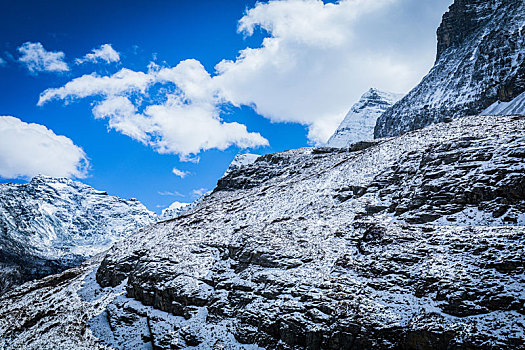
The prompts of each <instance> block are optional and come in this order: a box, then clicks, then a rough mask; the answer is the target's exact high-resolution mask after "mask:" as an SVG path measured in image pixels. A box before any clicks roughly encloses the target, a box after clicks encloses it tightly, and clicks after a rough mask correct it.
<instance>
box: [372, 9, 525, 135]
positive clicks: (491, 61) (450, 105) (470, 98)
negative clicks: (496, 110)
mask: <svg viewBox="0 0 525 350" xmlns="http://www.w3.org/2000/svg"><path fill="white" fill-rule="evenodd" d="M524 26H525V1H523V0H456V1H455V2H454V4H453V5H452V6H451V7H450V9H449V11H448V12H447V13H446V14H445V15H444V16H443V21H442V23H441V26H440V27H439V29H438V52H437V61H436V64H435V66H434V67H433V68H432V70H431V71H430V73H429V74H428V75H427V76H426V77H425V78H424V79H423V81H422V82H421V83H420V84H419V85H418V86H417V87H416V88H415V89H414V90H412V91H411V92H410V93H409V94H408V95H407V96H405V97H404V98H403V99H402V100H401V101H399V102H398V103H397V104H396V105H395V106H394V107H392V108H391V109H389V110H388V111H386V112H385V113H384V114H383V115H382V116H381V117H379V119H378V121H377V125H376V128H375V136H376V137H385V136H395V135H400V134H402V133H405V132H407V131H410V130H415V129H419V128H422V127H424V126H426V125H430V124H432V123H436V122H441V121H446V120H449V119H451V118H456V117H461V116H465V115H477V114H480V113H481V112H482V111H484V110H485V109H486V108H488V107H489V106H491V105H493V104H494V103H496V102H497V101H500V102H509V101H511V100H513V99H514V98H516V97H517V96H519V95H520V94H522V93H523V92H525V35H524V31H525V27H524Z"/></svg>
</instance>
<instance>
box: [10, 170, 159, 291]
mask: <svg viewBox="0 0 525 350" xmlns="http://www.w3.org/2000/svg"><path fill="white" fill-rule="evenodd" d="M155 221H156V215H155V214H154V213H152V212H150V211H148V210H147V209H146V207H144V205H142V204H141V203H140V202H139V201H137V200H135V199H131V200H124V199H121V198H118V197H113V196H108V195H107V193H106V192H102V191H97V190H95V189H93V188H92V187H90V186H87V185H85V184H83V183H81V182H78V181H72V180H69V179H66V178H52V177H47V176H37V177H34V178H33V179H32V180H31V182H29V183H27V184H13V183H6V184H0V227H1V231H0V292H1V291H3V290H5V289H7V288H9V287H11V286H13V285H16V284H19V283H21V282H24V281H27V280H30V279H33V278H37V277H42V276H45V275H48V274H50V273H56V272H58V271H62V270H63V269H64V268H67V267H70V266H75V265H78V264H79V263H80V262H81V261H83V260H85V259H86V258H88V257H91V256H94V255H95V254H98V253H100V252H102V251H104V250H107V249H108V248H109V247H110V246H111V245H112V244H113V243H114V242H116V241H118V240H119V239H121V238H123V237H126V236H127V235H129V234H130V233H132V232H134V231H136V230H137V229H139V228H141V227H144V226H146V225H149V224H151V223H153V222H155Z"/></svg>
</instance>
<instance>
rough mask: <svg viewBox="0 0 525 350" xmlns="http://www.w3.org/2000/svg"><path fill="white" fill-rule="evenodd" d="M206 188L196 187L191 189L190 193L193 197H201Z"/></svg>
mask: <svg viewBox="0 0 525 350" xmlns="http://www.w3.org/2000/svg"><path fill="white" fill-rule="evenodd" d="M206 192H207V190H206V189H205V188H198V189H195V190H193V191H191V194H192V196H193V197H202V196H203V195H204V194H206Z"/></svg>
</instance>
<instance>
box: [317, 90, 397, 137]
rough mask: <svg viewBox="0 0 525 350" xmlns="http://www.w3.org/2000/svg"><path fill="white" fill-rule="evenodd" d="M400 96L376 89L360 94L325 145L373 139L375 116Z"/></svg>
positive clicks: (390, 105) (377, 116)
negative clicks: (357, 100)
mask: <svg viewBox="0 0 525 350" xmlns="http://www.w3.org/2000/svg"><path fill="white" fill-rule="evenodd" d="M401 97H403V95H399V94H393V93H390V92H384V91H380V90H377V89H370V90H368V91H367V92H366V93H365V94H363V96H361V99H360V100H359V102H357V103H356V104H355V105H353V106H352V108H350V111H349V112H348V114H347V115H346V117H345V119H344V120H343V121H342V122H341V125H339V128H337V130H336V132H335V133H334V134H333V135H332V137H330V139H329V140H328V142H327V143H326V145H327V146H328V147H349V146H350V145H352V144H354V143H357V142H359V141H365V140H371V139H373V138H374V127H375V125H376V122H377V118H379V116H380V115H381V114H383V113H384V112H385V111H386V110H387V109H389V108H390V107H392V106H393V105H394V104H395V103H396V102H397V101H399V100H400V99H401Z"/></svg>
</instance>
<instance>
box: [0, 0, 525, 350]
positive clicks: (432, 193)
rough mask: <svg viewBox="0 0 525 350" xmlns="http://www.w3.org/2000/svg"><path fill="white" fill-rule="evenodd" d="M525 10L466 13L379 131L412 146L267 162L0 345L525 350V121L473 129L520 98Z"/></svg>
mask: <svg viewBox="0 0 525 350" xmlns="http://www.w3.org/2000/svg"><path fill="white" fill-rule="evenodd" d="M522 8H523V1H522V0H518V1H511V0H483V1H482V0H456V1H455V2H454V5H453V6H452V7H451V11H450V12H449V14H447V15H446V16H445V20H444V24H443V25H442V27H441V28H440V30H439V33H440V44H439V52H438V53H439V58H438V65H437V66H436V67H440V68H439V69H441V71H440V73H439V74H438V72H439V70H435V69H436V68H435V69H434V70H433V72H434V73H431V75H430V76H429V77H427V78H425V80H424V83H422V84H421V85H420V86H419V87H418V88H416V90H415V92H414V91H413V92H412V93H411V94H410V95H409V96H408V97H405V98H404V99H402V100H401V101H400V102H399V103H398V104H396V105H395V106H394V107H393V108H391V109H389V110H387V112H386V113H385V114H383V116H382V117H380V119H381V118H383V117H384V116H386V118H387V119H386V121H388V123H386V124H385V125H380V124H381V123H380V122H381V120H379V121H378V124H377V125H378V128H379V130H380V131H381V133H382V132H384V133H385V135H387V134H402V135H401V136H397V137H391V138H381V139H378V140H374V141H371V142H361V143H359V144H358V145H354V146H355V147H345V148H329V147H322V148H303V149H297V150H291V151H287V152H281V153H275V154H268V155H264V156H260V157H257V158H255V157H251V158H253V159H251V160H255V161H253V162H251V161H249V162H247V163H244V164H243V165H242V166H237V167H234V168H233V167H232V169H230V170H229V171H227V172H226V173H225V174H224V176H223V177H222V178H221V179H220V180H219V181H218V184H217V187H216V188H215V189H214V190H213V192H211V193H210V194H209V195H207V196H205V197H203V198H202V200H201V201H200V202H199V203H198V204H197V205H196V206H195V208H193V209H192V210H189V211H188V212H186V213H185V214H184V215H180V216H178V217H176V218H174V219H172V220H166V221H162V222H160V223H157V224H155V225H150V226H147V227H146V228H144V229H142V230H139V231H138V232H137V233H135V234H133V235H130V236H128V237H127V238H126V239H123V240H120V241H119V242H118V243H116V244H115V245H113V247H112V248H111V249H110V250H109V251H108V252H107V253H106V254H105V255H104V256H97V257H95V258H93V259H91V260H89V261H88V262H86V263H85V264H84V265H82V266H80V267H78V268H73V269H70V270H67V271H66V272H64V273H62V274H59V275H53V276H49V277H46V278H44V279H42V280H38V281H33V282H30V283H28V284H25V285H23V286H21V287H19V288H17V289H14V290H12V291H10V292H8V293H7V294H5V295H3V296H0V348H1V349H3V348H6V349H28V350H32V349H35V350H36V349H55V348H74V349H77V350H79V349H90V350H91V349H105V350H107V349H163V350H164V349H166V350H168V349H214V350H216V349H217V350H218V349H232V350H236V349H250V350H251V349H282V350H306V349H309V350H311V349H316V350H318V349H327V350H335V349H348V350H361V349H366V350H368V349H379V350H382V349H389V350H390V349H392V350H394V349H399V350H421V349H424V350H427V349H428V350H450V349H454V350H470V349H481V350H503V349H512V350H518V349H519V350H521V349H525V327H524V325H525V295H524V290H525V277H524V271H525V263H524V259H523V257H524V256H525V235H524V232H525V230H524V228H525V161H524V159H525V146H524V145H525V116H523V115H521V116H520V115H514V116H509V115H505V116H479V115H475V116H466V117H460V114H461V113H470V112H468V111H467V110H466V109H463V107H465V108H472V109H471V110H472V111H476V110H477V111H478V112H480V111H482V110H484V109H485V108H487V107H489V106H490V105H492V104H493V103H494V102H495V101H496V99H495V98H494V99H491V98H490V96H492V95H490V96H489V95H487V96H489V97H487V100H484V99H483V98H480V96H482V95H483V94H484V92H483V91H484V90H483V89H481V87H482V86H484V85H483V84H485V82H483V83H480V81H481V80H484V79H485V78H486V77H487V76H489V77H491V76H492V77H493V78H494V77H496V76H497V77H498V79H502V80H500V81H499V84H500V85H499V87H501V86H503V85H502V84H503V82H506V83H505V84H506V85H505V86H510V87H511V86H514V87H515V88H513V89H514V90H512V93H510V92H509V91H510V90H505V89H503V90H505V91H506V92H505V94H504V95H505V96H506V97H505V99H507V98H508V100H511V98H510V96H511V95H513V96H516V97H517V96H519V95H520V93H518V90H517V89H518V87H519V84H520V83H519V74H518V75H514V77H517V78H516V80H515V81H514V83H515V85H513V84H514V83H512V82H511V81H510V80H508V81H507V80H505V79H507V78H509V77H510V76H511V75H512V74H514V73H512V71H513V70H514V68H512V67H515V65H514V63H513V62H514V61H513V62H510V63H508V62H507V61H508V60H507V58H508V57H511V56H512V53H513V52H514V49H515V48H516V47H519V45H518V43H519V42H520V40H522V39H523V28H524V25H525V22H524V21H523V14H524V13H525V12H521V13H520V12H519V11H518V9H522ZM495 18H498V19H500V20H501V21H502V23H503V24H501V23H499V22H497V21H496V20H495ZM509 18H510V19H509ZM511 19H512V20H511ZM516 21H518V22H519V23H518V24H519V25H521V28H522V29H521V32H520V33H519V35H518V37H516V36H515V33H516V32H515V29H516V28H517V25H518V24H517V23H516ZM506 26H508V30H507V27H506ZM480 27H484V28H485V30H486V35H487V37H488V38H489V39H490V38H492V40H494V43H493V45H492V46H490V44H491V42H490V40H489V39H487V40H485V38H481V37H479V36H478V34H479V29H480ZM493 29H498V30H499V32H497V31H494V30H493ZM462 31H463V32H464V33H463V34H461V32H462ZM520 35H521V36H520ZM465 37H467V39H465ZM504 38H507V39H508V41H507V42H502V41H500V39H504ZM478 39H479V40H478ZM507 39H505V40H507ZM476 40H478V41H476ZM466 41H469V42H472V41H473V42H479V43H480V44H482V45H481V46H480V47H479V55H478V54H475V55H472V52H470V54H471V55H470V56H465V52H466V51H465V50H467V49H466V48H465V47H466V46H467V45H463V43H465V42H466ZM510 42H513V43H516V45H514V44H512V45H510V44H509V45H507V44H508V43H510ZM505 43H506V44H505ZM502 44H505V45H507V46H508V48H505V47H506V46H505V45H502ZM487 45H489V46H487ZM488 48H492V49H494V50H495V51H490V50H489V51H487V49H488ZM469 49H473V47H469ZM500 49H501V50H500ZM467 51H468V50H467ZM454 52H456V53H457V59H454V57H453V56H454V55H453V53H454ZM476 52H477V51H474V53H476ZM495 55H499V56H498V57H501V58H502V61H501V65H502V66H505V67H507V68H508V69H502V70H500V71H498V72H495V73H494V74H496V75H491V74H489V73H490V72H491V71H487V70H486V69H487V67H493V68H495V69H496V68H497V69H500V68H501V67H500V66H497V67H496V66H494V64H495V61H496V60H495V58H494V56H495ZM509 55H510V56H509ZM470 57H474V58H473V60H472V61H474V63H473V64H474V65H475V67H471V66H470V63H469V62H464V59H465V58H470ZM484 57H485V59H486V60H485V61H484V60H483V58H484ZM512 57H514V56H512ZM519 57H523V56H519V55H518V56H516V59H519ZM498 64H499V63H498ZM449 65H450V66H449ZM476 67H477V68H476ZM476 69H479V72H480V75H479V76H478V75H477V74H476ZM518 70H519V69H518ZM432 74H435V75H432ZM446 74H450V76H448V75H446ZM488 79H490V78H488ZM509 79H510V78H509ZM494 86H495V88H496V89H499V87H498V86H497V85H494ZM469 87H471V88H472V90H470V88H469ZM478 88H479V89H478ZM418 89H420V90H418ZM448 89H452V90H450V91H449V90H448ZM455 89H458V91H456V90H455ZM482 90H483V91H482ZM489 90H490V89H489ZM489 90H487V91H489ZM417 91H419V93H418V92H417ZM490 91H492V90H490ZM438 92H441V97H442V98H443V99H444V101H446V102H448V103H450V110H448V109H447V105H446V103H445V102H444V103H443V104H441V103H439V100H438V97H439V93H438ZM425 98H429V100H428V102H425ZM505 99H502V100H505ZM465 101H470V102H465ZM475 101H477V102H475ZM518 101H519V100H518ZM463 102H465V104H463ZM410 103H414V105H413V106H410ZM426 104H428V108H427V109H426V110H430V109H431V107H430V106H431V105H432V111H433V112H432V113H434V114H430V115H431V116H435V117H436V118H430V119H425V118H423V117H421V116H426V115H427V114H425V111H426V110H425V108H424V107H425V105H426ZM462 106H463V107H462ZM469 106H470V107H469ZM481 106H483V107H481ZM478 108H479V109H478ZM396 109H397V110H398V111H399V113H400V118H401V119H399V120H398V121H399V122H400V123H399V124H398V125H396V124H395V121H396V120H397V119H396V120H394V119H392V120H391V118H394V115H393V114H391V111H392V110H396ZM440 111H442V112H443V113H444V116H443V117H439V113H440ZM454 111H455V112H458V111H460V112H461V113H459V112H458V113H459V114H457V113H456V114H455V112H454ZM449 112H450V113H449ZM420 117H421V118H420ZM448 119H450V120H448ZM437 120H446V121H447V122H446V123H435V124H433V125H429V126H427V127H425V128H421V129H419V127H422V126H424V125H426V124H429V123H430V124H432V123H434V122H435V121H437ZM383 122H385V120H383ZM389 123H390V124H389ZM411 129H418V130H414V131H410V132H405V131H408V130H411ZM376 132H377V129H376Z"/></svg>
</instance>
